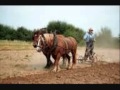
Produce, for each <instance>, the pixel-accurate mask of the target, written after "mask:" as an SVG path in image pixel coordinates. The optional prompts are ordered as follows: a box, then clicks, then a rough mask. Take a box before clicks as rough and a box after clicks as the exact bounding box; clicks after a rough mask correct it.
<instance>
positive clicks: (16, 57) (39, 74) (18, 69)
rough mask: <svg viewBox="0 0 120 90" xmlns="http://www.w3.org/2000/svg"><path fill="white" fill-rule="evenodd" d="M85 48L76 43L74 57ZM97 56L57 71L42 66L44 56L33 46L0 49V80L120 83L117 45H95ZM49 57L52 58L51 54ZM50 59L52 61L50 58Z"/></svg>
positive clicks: (56, 82) (46, 82)
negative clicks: (28, 48) (106, 46)
mask: <svg viewBox="0 0 120 90" xmlns="http://www.w3.org/2000/svg"><path fill="white" fill-rule="evenodd" d="M84 51H85V48H80V47H78V49H77V59H79V58H80V56H83V55H84ZM95 53H96V55H95V56H96V60H95V62H94V63H93V64H91V63H90V61H89V60H88V61H86V62H83V63H81V62H80V61H77V64H76V66H75V68H74V69H70V70H67V69H66V68H65V67H63V66H62V58H61V59H60V62H59V63H60V67H61V70H60V71H59V72H56V73H55V72H51V69H44V66H45V65H46V58H45V56H44V55H43V53H42V52H41V53H39V52H37V51H36V50H34V49H33V50H7V51H4V50H2V51H0V84H120V61H119V49H102V48H98V49H95ZM51 59H52V58H51ZM52 61H54V60H53V59H52Z"/></svg>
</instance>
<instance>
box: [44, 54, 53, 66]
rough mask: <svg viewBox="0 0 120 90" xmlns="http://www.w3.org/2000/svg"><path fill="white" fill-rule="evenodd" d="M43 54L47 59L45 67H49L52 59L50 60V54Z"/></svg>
mask: <svg viewBox="0 0 120 90" xmlns="http://www.w3.org/2000/svg"><path fill="white" fill-rule="evenodd" d="M45 56H46V59H47V64H46V66H45V68H50V67H51V66H52V65H53V63H52V61H51V60H50V54H45Z"/></svg>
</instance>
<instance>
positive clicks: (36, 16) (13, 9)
mask: <svg viewBox="0 0 120 90" xmlns="http://www.w3.org/2000/svg"><path fill="white" fill-rule="evenodd" d="M119 14H120V7H119V6H117V5H115V6H113V5H112V6H109V5H106V6H105V5H104V6H98V5H97V6H95V5H94V6H90V5H88V6H84V5H82V6H80V5H77V6H73V5H67V6H65V5H64V6H63V5H61V6H59V5H54V6H52V5H41V6H40V5H38V6H37V5H36V6H33V5H31V6H30V5H29V6H27V5H26V6H22V5H20V6H17V5H16V6H15V5H14V6H12V5H11V6H0V23H1V24H5V25H9V26H12V27H14V28H17V27H20V26H24V27H25V28H27V29H31V30H33V29H36V28H42V27H46V26H47V25H48V23H49V22H50V21H53V20H55V21H56V20H59V21H64V22H66V23H69V24H72V25H74V26H75V27H78V28H82V29H83V30H84V31H88V29H89V28H90V27H91V28H93V29H94V32H95V33H96V32H99V31H100V29H101V28H102V27H109V28H110V29H111V30H112V35H113V36H118V35H119V22H120V18H119V17H120V15H119Z"/></svg>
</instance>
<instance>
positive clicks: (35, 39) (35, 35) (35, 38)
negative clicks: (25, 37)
mask: <svg viewBox="0 0 120 90" xmlns="http://www.w3.org/2000/svg"><path fill="white" fill-rule="evenodd" d="M44 33H47V29H46V28H42V29H38V30H34V33H33V36H32V40H33V47H34V48H36V47H37V44H38V38H39V35H43V34H44Z"/></svg>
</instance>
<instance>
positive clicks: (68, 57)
mask: <svg viewBox="0 0 120 90" xmlns="http://www.w3.org/2000/svg"><path fill="white" fill-rule="evenodd" d="M66 57H67V59H68V66H67V69H70V56H69V55H68V54H67V55H66Z"/></svg>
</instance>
